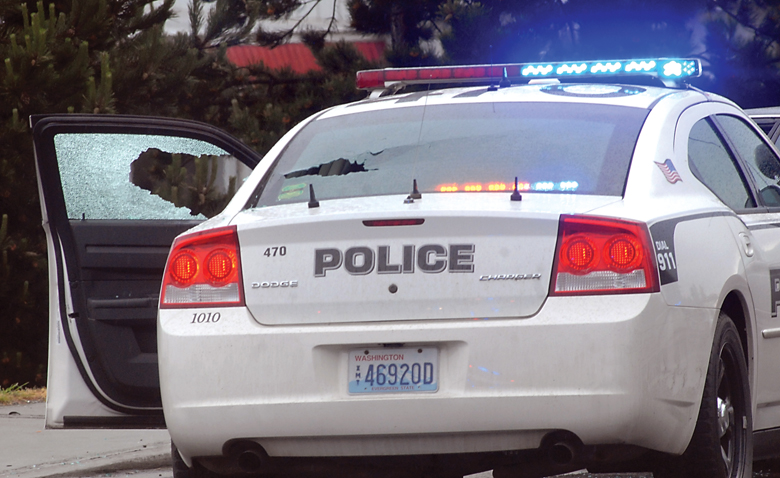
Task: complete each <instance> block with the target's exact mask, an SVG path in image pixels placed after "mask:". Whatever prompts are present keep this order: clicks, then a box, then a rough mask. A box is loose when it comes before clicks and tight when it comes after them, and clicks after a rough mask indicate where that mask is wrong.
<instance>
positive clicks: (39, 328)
mask: <svg viewBox="0 0 780 478" xmlns="http://www.w3.org/2000/svg"><path fill="white" fill-rule="evenodd" d="M172 4H173V0H164V1H162V2H159V1H155V0H119V1H108V0H58V1H57V2H56V3H55V4H44V3H42V2H37V3H35V2H34V1H33V0H30V1H26V2H24V3H20V2H19V0H0V20H1V21H0V58H2V59H3V60H4V66H3V67H2V68H0V137H2V141H0V158H1V159H0V219H2V221H1V222H0V226H1V227H0V253H2V256H1V257H0V260H1V262H0V386H3V387H7V386H9V385H13V384H14V383H29V384H31V385H43V384H45V379H46V353H47V348H46V344H47V340H48V335H47V329H48V321H47V316H48V314H47V311H48V309H47V307H48V300H47V297H48V280H47V276H48V273H47V253H46V240H45V237H44V235H43V230H42V228H41V216H40V213H41V209H40V204H39V203H38V194H37V181H36V177H35V163H34V160H33V153H32V143H31V137H30V132H29V127H28V123H27V118H28V117H29V116H30V115H33V114H51V113H68V112H79V113H121V114H140V115H156V116H171V117H179V118H188V119H195V120H200V121H205V122H209V123H211V124H214V125H215V126H218V127H222V128H224V129H226V130H228V131H230V132H232V133H233V134H234V135H236V136H238V137H239V138H242V139H244V140H245V141H246V142H247V143H248V144H249V145H250V146H252V147H254V148H255V149H257V150H258V152H260V153H265V152H266V151H268V149H270V147H271V146H272V145H273V143H275V142H276V141H277V140H278V139H279V138H280V137H281V136H282V135H283V134H284V133H285V132H286V131H288V130H289V129H290V128H292V127H293V126H294V125H295V124H296V123H297V122H299V121H300V120H302V119H303V118H305V117H306V116H308V115H309V114H311V113H314V112H316V111H318V110H320V109H322V108H324V107H327V106H330V105H333V104H337V103H342V102H344V101H349V100H353V99H358V98H359V97H361V96H362V94H361V93H360V92H357V91H356V90H355V88H354V77H355V76H354V74H355V71H356V70H357V69H359V68H367V67H370V66H371V65H368V64H367V63H366V61H365V60H364V59H363V58H362V57H361V56H360V55H359V54H358V53H357V52H356V51H355V50H354V48H352V47H350V46H348V45H345V44H337V45H329V46H326V45H325V44H324V43H323V42H322V41H321V40H322V38H324V35H323V32H319V33H312V34H311V35H310V39H311V45H312V48H313V51H314V52H315V56H316V57H317V59H318V61H319V63H320V64H321V66H322V70H321V71H315V72H311V73H309V74H306V75H296V74H293V73H292V72H291V71H289V70H287V71H272V70H269V69H267V68H265V67H264V66H262V65H257V66H254V67H251V68H237V67H235V66H233V65H231V64H229V63H228V62H227V60H226V58H225V48H226V46H227V45H229V44H234V43H237V42H240V41H242V40H245V39H246V38H247V35H250V34H252V35H254V33H252V32H253V26H254V22H255V21H256V20H257V19H258V18H279V17H281V16H284V15H286V14H288V13H289V11H290V9H291V8H294V7H296V6H298V5H299V4H300V3H299V2H296V1H291V0H271V1H266V0H262V1H253V0H247V1H246V2H243V1H241V0H217V1H216V3H215V5H214V7H213V8H212V9H211V13H210V14H208V15H207V14H206V13H205V12H204V10H205V9H203V7H202V4H201V3H200V1H199V0H195V1H193V2H192V8H191V12H190V19H191V23H192V25H193V28H192V32H191V33H190V34H179V35H175V36H171V35H166V34H165V31H164V29H163V25H164V23H165V21H166V20H167V19H168V18H170V17H171V14H172V13H171V6H172ZM289 36H290V34H289V32H288V34H286V35H284V36H283V37H284V38H289ZM197 161H198V165H199V166H198V167H197V168H196V169H197V171H196V175H195V176H194V177H193V178H191V179H187V178H178V179H177V178H176V175H175V174H172V175H170V176H169V177H170V179H169V180H167V181H168V182H170V184H166V183H162V184H158V193H159V194H161V195H162V194H168V195H170V196H171V197H172V198H175V202H176V201H179V202H181V201H184V200H188V201H189V202H190V204H193V205H197V208H198V210H199V211H204V212H208V213H209V214H212V213H213V212H215V211H216V210H218V209H221V208H222V207H223V206H224V204H225V202H226V200H227V196H225V195H217V194H214V191H213V187H211V186H212V185H210V182H209V178H210V177H211V175H213V164H212V163H213V161H211V160H209V158H197ZM176 181H178V182H181V183H182V184H178V183H177V184H173V182H176ZM211 182H212V183H213V181H211ZM234 188H235V185H234V186H233V187H232V188H230V187H229V188H228V189H229V191H228V196H229V195H231V194H232V191H233V189H234ZM187 196H189V197H190V199H186V197H187ZM193 197H194V198H195V199H192V198H193Z"/></svg>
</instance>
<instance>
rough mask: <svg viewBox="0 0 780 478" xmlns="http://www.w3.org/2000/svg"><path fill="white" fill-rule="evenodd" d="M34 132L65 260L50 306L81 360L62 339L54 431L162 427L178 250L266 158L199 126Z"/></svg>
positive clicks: (88, 123)
mask: <svg viewBox="0 0 780 478" xmlns="http://www.w3.org/2000/svg"><path fill="white" fill-rule="evenodd" d="M32 124H33V137H34V142H35V152H36V161H37V167H38V176H39V185H40V193H41V197H42V204H43V209H44V211H43V212H44V228H45V229H46V231H47V236H48V237H49V240H50V242H52V244H50V247H49V251H50V254H51V253H52V252H53V254H54V256H55V257H53V258H51V259H52V260H51V261H50V263H51V264H52V266H51V267H50V283H51V284H52V285H56V287H57V291H56V295H50V296H51V297H58V298H59V300H53V301H52V302H53V303H52V304H50V307H49V320H50V327H51V328H52V330H57V331H61V333H62V335H63V336H64V338H65V342H66V343H67V347H68V349H69V351H70V356H71V358H72V360H70V359H68V360H63V355H62V354H61V353H59V352H57V353H55V351H54V347H55V346H57V344H56V343H55V342H57V341H55V340H52V341H51V343H50V357H52V360H55V359H56V360H58V361H59V363H57V364H50V367H49V370H50V374H49V384H50V390H49V392H50V393H49V395H50V397H53V398H51V399H50V401H56V403H50V404H49V405H48V406H47V411H55V410H56V412H53V413H51V414H50V413H47V426H50V427H63V426H64V427H68V426H79V427H83V426H96V427H106V426H122V427H126V426H132V425H133V423H135V422H137V424H138V425H140V426H144V427H148V426H149V424H150V423H157V424H158V425H162V423H163V422H162V411H161V401H160V391H159V377H158V367H157V341H156V319H157V304H158V300H159V291H160V282H161V279H162V275H163V269H164V267H165V262H166V260H167V255H168V251H169V248H170V245H171V243H172V242H173V239H174V238H175V237H176V236H177V235H179V234H181V233H182V232H184V231H186V230H187V229H189V228H191V227H193V226H195V225H197V224H199V223H200V222H202V221H203V220H205V219H207V218H208V217H211V216H213V215H215V214H218V213H219V212H220V211H221V210H222V208H223V207H224V206H225V205H226V204H227V202H228V201H229V199H230V198H231V197H232V195H233V194H234V193H235V190H236V189H237V187H238V185H240V184H241V182H242V181H243V179H245V178H246V177H247V176H248V175H249V173H250V172H251V169H252V168H254V166H255V165H256V164H257V163H258V162H259V160H260V158H259V156H258V155H256V154H255V153H254V152H253V151H252V150H250V149H249V148H248V147H246V146H245V145H243V144H242V143H240V142H239V141H238V140H236V139H234V138H232V137H230V136H228V135H226V134H225V133H223V132H221V131H219V130H217V129H215V128H213V127H210V126H208V125H203V124H200V123H194V122H189V121H178V120H167V119H159V118H142V117H120V116H88V115H66V116H50V117H34V118H32ZM57 337H59V335H58V336H57ZM61 344H62V342H60V345H61ZM56 374H59V377H60V378H58V377H57V376H54V375H56ZM74 377H80V379H81V380H82V381H83V382H84V385H86V387H87V388H88V389H89V391H90V394H91V395H92V397H93V398H94V402H95V404H94V406H90V405H89V404H88V403H87V404H85V399H84V396H83V393H82V394H81V396H80V397H79V398H76V397H75V396H76V395H77V394H76V393H73V394H70V395H69V390H70V389H71V388H72V389H73V390H76V389H79V390H83V387H76V386H73V385H72V380H74ZM69 381H70V382H69ZM69 383H70V385H67V384H69ZM53 386H54V387H57V389H52V387H53ZM59 388H62V390H60V389H59ZM89 400H91V399H89ZM71 401H72V403H71ZM85 410H86V412H85ZM69 413H73V414H72V415H71V414H69ZM50 415H51V416H50ZM155 416H156V417H158V419H155V418H154V417H155ZM150 420H151V421H150Z"/></svg>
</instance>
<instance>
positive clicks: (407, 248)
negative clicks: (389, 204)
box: [314, 244, 475, 277]
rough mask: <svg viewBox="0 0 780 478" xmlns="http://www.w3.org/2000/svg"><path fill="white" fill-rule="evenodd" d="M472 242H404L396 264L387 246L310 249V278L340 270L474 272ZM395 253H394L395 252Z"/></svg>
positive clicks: (354, 271)
mask: <svg viewBox="0 0 780 478" xmlns="http://www.w3.org/2000/svg"><path fill="white" fill-rule="evenodd" d="M474 250H475V247H474V244H450V245H449V246H443V245H441V244H426V245H423V246H420V247H419V248H418V247H416V246H413V245H404V246H403V247H402V250H401V253H400V259H401V261H400V263H392V262H391V259H390V246H378V247H377V248H376V250H374V249H372V248H370V247H367V246H355V247H350V248H349V249H347V250H346V251H343V252H342V251H341V250H340V249H336V248H325V249H315V250H314V277H325V274H326V273H327V272H328V271H333V270H337V269H341V268H342V267H343V268H344V270H346V271H347V273H349V274H350V275H366V274H370V273H371V272H374V271H376V273H377V274H411V273H414V272H415V269H419V270H421V271H422V272H425V273H427V274H437V273H440V272H444V271H445V270H447V271H449V272H454V273H464V272H465V273H471V272H474ZM396 254H397V252H396Z"/></svg>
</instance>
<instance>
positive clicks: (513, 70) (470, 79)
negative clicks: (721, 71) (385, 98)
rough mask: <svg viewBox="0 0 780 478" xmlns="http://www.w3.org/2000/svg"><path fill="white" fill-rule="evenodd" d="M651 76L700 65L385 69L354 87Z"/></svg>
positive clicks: (672, 76)
mask: <svg viewBox="0 0 780 478" xmlns="http://www.w3.org/2000/svg"><path fill="white" fill-rule="evenodd" d="M637 75H644V76H653V77H656V78H659V79H660V80H662V81H663V82H664V83H672V82H678V81H680V80H685V79H687V78H695V77H697V76H701V62H700V61H699V60H698V59H695V58H656V59H644V60H608V61H575V62H558V63H507V64H500V65H467V66H435V67H424V68H385V69H382V70H364V71H359V72H358V73H357V87H358V88H360V89H363V90H373V89H378V88H388V87H393V86H403V85H413V84H435V83H479V82H482V83H484V82H490V81H495V82H498V81H509V82H512V81H520V80H522V81H528V80H532V79H537V78H572V77H581V78H588V77H590V78H593V77H620V76H637Z"/></svg>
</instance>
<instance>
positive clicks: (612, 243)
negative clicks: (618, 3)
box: [550, 215, 659, 295]
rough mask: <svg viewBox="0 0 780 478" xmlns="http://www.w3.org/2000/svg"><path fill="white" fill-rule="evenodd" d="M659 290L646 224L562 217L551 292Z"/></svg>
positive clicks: (634, 291) (552, 293)
mask: <svg viewBox="0 0 780 478" xmlns="http://www.w3.org/2000/svg"><path fill="white" fill-rule="evenodd" d="M658 290H659V285H658V272H657V269H656V264H655V259H654V255H653V249H652V243H651V242H650V234H649V232H648V230H647V226H646V225H645V224H643V223H639V222H632V221H622V220H618V219H607V218H599V217H591V216H567V215H563V216H561V219H560V224H559V226H558V251H557V253H556V255H555V265H554V267H553V281H552V284H551V290H550V294H551V295H576V294H582V295H585V294H615V293H639V292H657V291H658Z"/></svg>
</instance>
